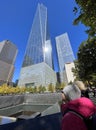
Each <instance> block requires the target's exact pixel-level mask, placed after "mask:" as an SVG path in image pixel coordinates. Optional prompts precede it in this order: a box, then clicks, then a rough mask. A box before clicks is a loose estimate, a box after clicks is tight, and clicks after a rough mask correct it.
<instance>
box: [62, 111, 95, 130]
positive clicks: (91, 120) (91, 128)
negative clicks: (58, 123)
mask: <svg viewBox="0 0 96 130" xmlns="http://www.w3.org/2000/svg"><path fill="white" fill-rule="evenodd" d="M67 112H72V113H74V114H75V115H77V116H78V117H80V118H81V119H83V121H84V123H85V124H86V127H87V129H88V130H96V113H94V114H93V115H91V116H90V117H88V118H85V117H84V116H82V115H81V114H80V113H78V112H76V111H74V110H71V109H67V110H66V111H65V112H64V113H63V116H64V115H65V114H66V113H67Z"/></svg>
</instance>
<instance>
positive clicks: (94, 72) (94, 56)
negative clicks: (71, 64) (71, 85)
mask: <svg viewBox="0 0 96 130" xmlns="http://www.w3.org/2000/svg"><path fill="white" fill-rule="evenodd" d="M77 59H78V60H77V61H75V69H74V70H73V72H74V75H75V76H77V79H81V80H83V81H84V82H88V83H93V84H95V82H96V38H95V37H94V38H91V39H88V40H87V41H85V42H83V43H82V44H81V45H80V47H79V50H78V53H77Z"/></svg>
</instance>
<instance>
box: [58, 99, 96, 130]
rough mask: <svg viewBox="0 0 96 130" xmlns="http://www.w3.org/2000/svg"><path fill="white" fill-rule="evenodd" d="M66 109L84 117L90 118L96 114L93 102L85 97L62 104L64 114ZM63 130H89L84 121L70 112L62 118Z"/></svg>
mask: <svg viewBox="0 0 96 130" xmlns="http://www.w3.org/2000/svg"><path fill="white" fill-rule="evenodd" d="M66 109H71V110H73V111H76V112H77V113H80V114H81V115H82V116H84V117H89V116H91V115H92V114H93V113H94V112H96V107H95V105H94V104H93V102H92V101H91V100H90V99H88V98H85V97H82V98H79V99H76V100H72V101H70V102H69V103H66V104H62V105H61V111H62V113H64V111H66ZM62 130H87V127H86V125H85V123H84V121H83V119H81V118H80V117H79V116H77V115H76V114H74V113H72V112H70V111H69V112H67V113H66V114H65V115H64V116H63V117H62Z"/></svg>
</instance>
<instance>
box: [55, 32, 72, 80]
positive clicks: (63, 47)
mask: <svg viewBox="0 0 96 130" xmlns="http://www.w3.org/2000/svg"><path fill="white" fill-rule="evenodd" d="M56 49H57V56H58V63H59V72H60V76H61V77H60V79H61V82H67V80H68V79H67V77H66V76H67V74H66V70H65V64H66V63H71V62H73V61H74V60H75V57H74V54H73V51H72V47H71V44H70V41H69V37H68V34H67V33H64V34H62V35H60V36H57V37H56Z"/></svg>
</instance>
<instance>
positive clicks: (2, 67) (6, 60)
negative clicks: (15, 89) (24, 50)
mask: <svg viewBox="0 0 96 130" xmlns="http://www.w3.org/2000/svg"><path fill="white" fill-rule="evenodd" d="M17 52H18V50H17V47H16V46H15V45H14V44H13V43H12V42H10V41H9V40H4V41H2V42H0V82H2V83H3V82H11V81H12V76H13V72H14V62H15V59H16V56H17Z"/></svg>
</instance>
